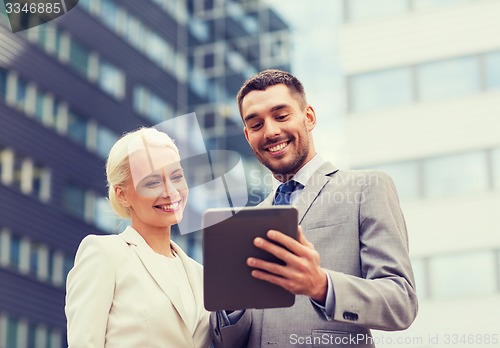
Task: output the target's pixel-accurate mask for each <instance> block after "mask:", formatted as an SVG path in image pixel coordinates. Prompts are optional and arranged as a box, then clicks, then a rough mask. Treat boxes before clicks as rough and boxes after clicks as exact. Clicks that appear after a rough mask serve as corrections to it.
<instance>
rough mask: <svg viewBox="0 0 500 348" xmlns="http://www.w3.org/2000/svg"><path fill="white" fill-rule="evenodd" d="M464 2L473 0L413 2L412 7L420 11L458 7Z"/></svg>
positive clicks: (421, 0) (418, 0)
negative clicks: (430, 8)
mask: <svg viewBox="0 0 500 348" xmlns="http://www.w3.org/2000/svg"><path fill="white" fill-rule="evenodd" d="M472 1H473V0H472ZM464 2H471V0H413V3H412V6H413V8H414V9H416V10H420V9H424V8H429V7H436V6H448V5H456V4H460V3H464Z"/></svg>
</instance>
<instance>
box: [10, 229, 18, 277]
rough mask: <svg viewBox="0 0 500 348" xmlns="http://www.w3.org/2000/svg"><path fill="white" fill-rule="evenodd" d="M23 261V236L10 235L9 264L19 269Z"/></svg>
mask: <svg viewBox="0 0 500 348" xmlns="http://www.w3.org/2000/svg"><path fill="white" fill-rule="evenodd" d="M20 263H21V238H20V237H19V236H17V235H11V236H10V245H9V264H10V265H11V266H12V267H14V268H15V269H19V266H20Z"/></svg>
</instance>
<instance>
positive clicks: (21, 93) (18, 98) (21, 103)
mask: <svg viewBox="0 0 500 348" xmlns="http://www.w3.org/2000/svg"><path fill="white" fill-rule="evenodd" d="M16 82H17V83H16V89H15V93H14V105H16V106H17V107H18V108H19V109H21V110H24V108H25V106H26V105H27V95H28V85H27V83H26V82H25V81H24V80H23V79H21V78H19V77H18V78H17V81H16Z"/></svg>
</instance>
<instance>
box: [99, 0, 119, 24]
mask: <svg viewBox="0 0 500 348" xmlns="http://www.w3.org/2000/svg"><path fill="white" fill-rule="evenodd" d="M99 14H100V18H101V19H102V21H103V22H104V23H105V24H106V25H108V26H109V27H110V28H111V29H113V30H117V29H118V27H119V23H118V17H119V16H118V6H116V4H115V3H114V1H111V0H102V3H101V11H100V13H99Z"/></svg>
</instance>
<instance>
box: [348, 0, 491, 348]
mask: <svg viewBox="0 0 500 348" xmlns="http://www.w3.org/2000/svg"><path fill="white" fill-rule="evenodd" d="M498 13H500V1H497V0H460V1H443V0H411V1H410V0H408V1H407V0H387V1H385V0H374V1H362V0H346V1H344V16H345V23H344V25H343V27H342V33H341V41H342V50H341V51H342V55H343V57H342V61H343V68H344V70H345V73H346V90H347V96H348V100H347V104H348V107H347V139H348V145H349V146H348V147H349V151H350V161H351V165H352V166H353V167H354V168H375V169H381V170H384V171H386V172H388V173H389V174H391V176H392V177H393V179H394V181H395V183H396V186H397V187H398V191H399V195H400V200H401V203H402V206H403V210H404V213H405V216H406V220H407V226H408V230H409V234H410V252H411V257H412V260H413V267H414V271H415V276H416V281H417V292H418V294H419V302H420V309H419V314H418V317H417V319H416V321H415V323H414V324H413V326H412V327H411V328H410V329H409V330H407V331H405V332H398V333H387V332H377V333H376V336H375V337H376V342H377V343H379V344H378V345H377V347H389V346H395V345H396V346H405V347H447V346H450V345H451V346H458V345H461V346H468V347H480V346H483V345H484V346H490V345H491V344H498V343H499V341H500V337H499V336H500V332H499V331H498V322H499V321H500V315H499V314H498V311H497V309H498V308H500V233H499V232H500V230H499V226H500V220H499V214H498V213H499V212H500V137H499V136H498V135H499V134H500V22H499V21H498V16H497V14H498Z"/></svg>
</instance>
